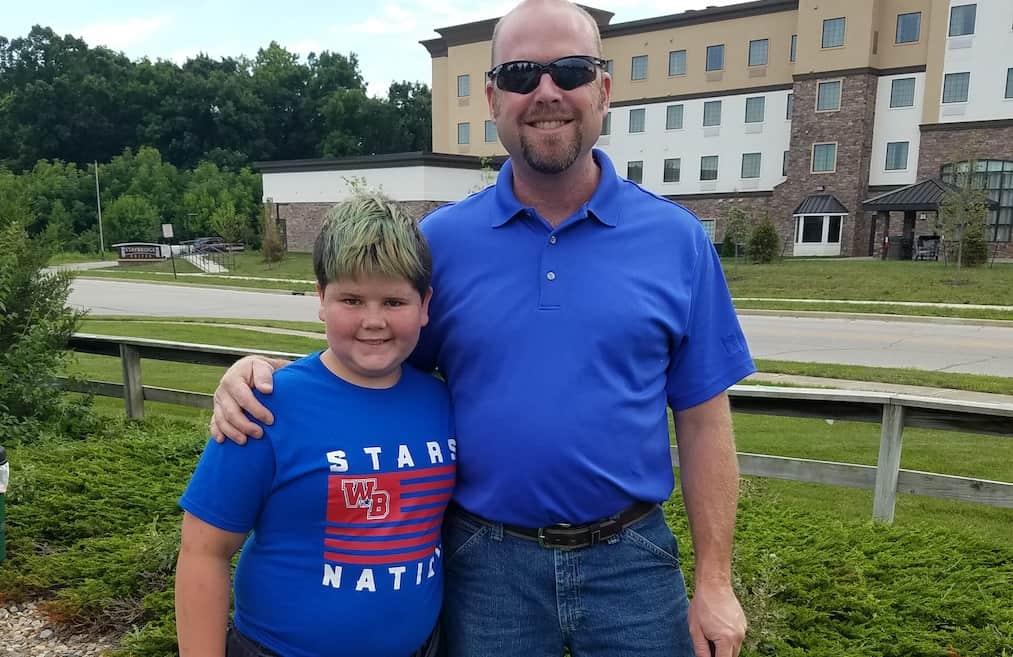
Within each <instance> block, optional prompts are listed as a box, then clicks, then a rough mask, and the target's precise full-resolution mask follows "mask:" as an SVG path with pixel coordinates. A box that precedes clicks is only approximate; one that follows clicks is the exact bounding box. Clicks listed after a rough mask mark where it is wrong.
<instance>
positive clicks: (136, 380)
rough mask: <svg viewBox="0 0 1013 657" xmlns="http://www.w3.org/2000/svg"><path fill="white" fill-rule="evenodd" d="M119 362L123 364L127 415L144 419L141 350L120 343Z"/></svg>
mask: <svg viewBox="0 0 1013 657" xmlns="http://www.w3.org/2000/svg"><path fill="white" fill-rule="evenodd" d="M120 362H121V363H122V365H123V399H124V401H125V402H126V405H127V417H128V418H130V419H131V420H143V419H144V389H143V388H142V387H141V352H139V351H138V350H137V348H136V347H131V346H129V345H125V344H121V345H120Z"/></svg>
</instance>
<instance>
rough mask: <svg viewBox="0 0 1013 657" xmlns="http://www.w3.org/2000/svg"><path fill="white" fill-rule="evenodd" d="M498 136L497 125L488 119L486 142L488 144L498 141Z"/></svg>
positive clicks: (486, 123)
mask: <svg viewBox="0 0 1013 657" xmlns="http://www.w3.org/2000/svg"><path fill="white" fill-rule="evenodd" d="M497 138H498V135H497V134H496V123H495V122H493V121H489V120H488V119H486V122H485V140H486V142H492V141H496V139H497Z"/></svg>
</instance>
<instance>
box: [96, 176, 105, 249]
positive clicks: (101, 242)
mask: <svg viewBox="0 0 1013 657" xmlns="http://www.w3.org/2000/svg"><path fill="white" fill-rule="evenodd" d="M95 205H96V207H97V208H98V248H99V257H101V258H102V259H103V260H105V258H106V241H105V237H104V236H103V234H102V194H101V193H100V192H99V188H98V160H95Z"/></svg>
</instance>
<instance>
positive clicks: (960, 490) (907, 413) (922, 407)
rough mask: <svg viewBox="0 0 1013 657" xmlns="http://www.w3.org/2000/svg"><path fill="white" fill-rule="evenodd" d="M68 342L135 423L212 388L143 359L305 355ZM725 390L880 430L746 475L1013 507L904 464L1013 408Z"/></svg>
mask: <svg viewBox="0 0 1013 657" xmlns="http://www.w3.org/2000/svg"><path fill="white" fill-rule="evenodd" d="M70 348H71V349H73V350H74V351H77V352H80V353H88V354H99V355H103V356H117V357H119V358H120V361H121V363H122V367H123V383H110V382H105V381H84V382H79V381H71V380H67V379H64V380H62V384H63V386H64V388H65V389H67V390H69V391H72V392H88V393H92V394H95V395H99V396H107V397H119V398H122V399H123V400H124V401H125V404H126V412H127V416H128V417H130V418H134V419H140V418H143V417H144V402H145V401H152V402H165V403H169V404H178V405H182V406H191V407H196V408H204V409H210V408H211V405H212V403H211V395H209V394H205V393H197V392H189V391H185V390H173V389H169V388H158V387H154V386H145V385H142V383H141V365H140V363H141V359H142V358H147V359H152V360H161V361H172V362H177V363H191V364H199V365H216V366H221V367H227V366H228V365H231V364H232V363H233V362H234V361H235V360H236V359H238V358H240V357H242V356H246V355H250V354H257V355H262V356H267V357H270V358H281V359H288V360H294V359H296V358H299V357H301V356H302V355H303V354H294V353H287V352H278V351H265V350H261V349H239V348H235V347H218V346H213V345H204V344H191V343H186V342H168V341H164V340H149V339H144V338H125V337H115V336H103V335H93V334H87V333H77V334H75V335H74V336H73V338H72V339H71V342H70ZM728 394H729V397H730V399H731V403H732V410H733V411H735V412H738V413H752V414H758V415H775V416H782V417H803V418H818V419H824V420H829V419H833V420H848V421H854V422H871V423H876V424H879V425H880V426H881V431H880V445H879V458H878V460H877V463H876V465H875V466H872V465H858V464H854V463H837V462H832V461H817V460H812V459H798V458H787V457H781V456H768V455H764V454H749V453H743V452H740V453H739V454H738V460H739V469H740V471H741V473H742V474H744V475H754V476H759V477H770V478H774V479H787V480H791V481H806V482H813V483H821V484H829V485H833V486H846V487H850V488H864V489H872V490H874V491H875V493H874V496H873V511H872V517H873V518H874V519H876V520H880V521H884V522H892V521H893V517H894V509H895V507H896V501H897V493H910V494H914V495H923V496H927V497H936V498H942V499H948V500H960V501H963V502H974V503H977V504H987V505H989V506H997V507H1004V508H1013V483H1007V482H1002V481H990V480H987V479H976V478H973V477H956V476H952V475H943V474H937V473H933V472H920V471H917V470H905V469H902V468H901V467H900V458H901V449H902V445H903V435H904V429H905V427H918V428H924V429H942V430H947V431H957V432H966V433H979V434H988V435H994V436H999V437H1002V438H1013V405H1006V404H993V403H985V402H972V401H962V400H947V399H936V398H928V397H918V396H915V395H904V394H893V393H881V392H862V391H852V390H825V389H809V388H779V387H773V386H752V385H749V386H732V388H731V389H730V390H729V391H728ZM672 462H673V464H676V465H678V462H679V454H678V449H677V448H676V447H672Z"/></svg>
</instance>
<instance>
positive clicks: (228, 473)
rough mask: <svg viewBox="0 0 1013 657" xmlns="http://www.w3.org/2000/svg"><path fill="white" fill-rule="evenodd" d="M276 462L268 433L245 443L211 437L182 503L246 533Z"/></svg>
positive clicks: (197, 513) (221, 525)
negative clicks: (217, 439) (215, 439)
mask: <svg viewBox="0 0 1013 657" xmlns="http://www.w3.org/2000/svg"><path fill="white" fill-rule="evenodd" d="M274 465H275V459H274V449H273V447H272V444H271V441H270V439H269V437H268V436H266V435H265V437H264V438H262V439H261V440H250V441H248V442H247V444H246V445H236V444H235V443H233V442H232V441H230V440H226V441H225V442H224V443H222V444H218V443H216V442H215V441H214V440H209V441H208V443H207V446H206V447H205V448H204V454H203V455H202V456H201V459H200V463H198V464H197V469H196V470H194V473H193V477H191V479H190V484H189V485H188V486H187V488H186V490H185V491H184V492H183V496H182V497H181V498H180V500H179V505H180V506H181V507H183V509H185V510H186V511H189V512H190V513H192V514H193V515H195V516H197V517H198V518H200V519H201V520H203V521H204V522H206V523H208V524H209V525H213V526H215V527H217V528H218V529H223V530H225V531H229V532H236V533H241V534H245V533H247V532H249V531H250V530H252V529H253V526H254V523H255V522H256V519H257V515H258V514H259V513H260V509H261V507H262V506H263V504H264V501H265V500H266V499H267V496H268V494H269V493H270V491H271V487H272V484H273V482H274V472H275V468H274Z"/></svg>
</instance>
